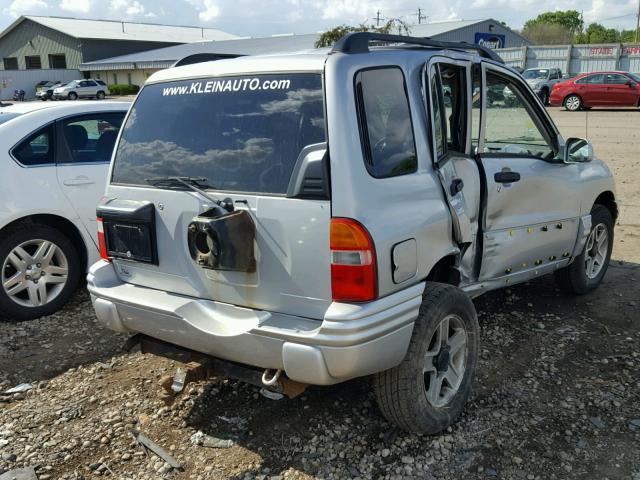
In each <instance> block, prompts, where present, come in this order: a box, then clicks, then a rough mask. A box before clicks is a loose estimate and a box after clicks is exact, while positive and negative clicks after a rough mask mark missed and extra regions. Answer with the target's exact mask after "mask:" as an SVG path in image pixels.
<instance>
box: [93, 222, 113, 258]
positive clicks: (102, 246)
mask: <svg viewBox="0 0 640 480" xmlns="http://www.w3.org/2000/svg"><path fill="white" fill-rule="evenodd" d="M96 222H97V224H98V249H99V250H100V258H102V259H103V260H106V261H107V262H110V261H111V259H110V258H109V254H108V253H107V242H106V241H105V239H104V223H103V221H102V219H101V218H100V217H98V218H96Z"/></svg>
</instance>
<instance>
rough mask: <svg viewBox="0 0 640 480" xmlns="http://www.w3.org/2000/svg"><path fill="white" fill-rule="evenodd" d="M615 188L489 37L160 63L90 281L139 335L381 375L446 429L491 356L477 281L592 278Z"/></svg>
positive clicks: (411, 424) (218, 353)
mask: <svg viewBox="0 0 640 480" xmlns="http://www.w3.org/2000/svg"><path fill="white" fill-rule="evenodd" d="M372 42H376V43H380V42H385V43H390V42H393V44H394V45H393V46H385V47H382V48H379V47H375V46H370V43H372ZM400 43H405V45H402V44H400ZM421 47H423V48H421ZM465 50H472V51H471V52H467V51H465ZM474 85H475V86H477V88H478V91H477V92H476V91H475V90H476V89H475V88H472V87H473V86H474ZM507 89H508V90H509V91H511V92H514V97H515V101H514V103H513V105H512V106H510V107H509V108H504V104H505V102H504V100H500V99H499V98H497V97H498V95H499V94H500V92H504V91H505V90H507ZM490 92H493V93H492V95H493V96H494V101H493V102H489V101H488V100H489V95H490ZM476 93H477V95H476ZM425 115H426V120H427V121H425ZM329 139H330V140H329ZM614 192H615V186H614V182H613V176H612V174H611V172H610V170H609V169H608V168H607V166H606V165H605V164H604V163H603V162H602V161H600V160H598V159H597V158H595V157H594V156H593V149H592V147H591V145H590V144H589V142H588V141H586V140H584V139H580V138H566V139H565V138H563V137H562V135H561V134H560V132H559V131H558V129H557V127H556V126H555V125H554V123H553V121H552V120H551V118H550V117H549V115H548V113H547V111H546V109H545V108H544V107H543V106H542V105H541V103H540V101H539V99H538V98H537V97H536V96H535V94H534V92H533V91H532V90H531V88H530V87H529V86H528V85H527V83H526V82H525V81H524V80H523V78H522V77H521V76H520V75H519V74H517V73H516V72H514V71H513V70H512V69H510V68H508V67H507V66H505V65H504V62H503V61H502V60H501V59H500V58H499V57H498V55H497V54H496V53H495V52H493V51H492V50H490V49H486V48H483V47H481V46H478V45H470V44H464V43H445V44H443V43H440V42H433V41H431V40H429V39H424V38H411V37H399V36H395V35H382V34H374V33H354V34H350V35H348V36H345V37H343V38H342V39H341V40H340V41H338V42H337V43H336V45H335V46H334V48H333V51H332V54H329V52H328V51H325V50H318V51H315V52H313V53H298V54H288V55H278V56H273V55H270V56H248V57H240V58H235V59H230V60H220V61H211V62H203V63H199V64H192V65H187V66H177V67H174V68H168V69H165V70H161V71H159V72H156V73H154V74H153V75H152V76H151V77H150V78H149V79H148V81H147V82H146V84H145V86H144V87H143V89H142V90H141V91H140V93H139V94H138V96H137V98H136V100H135V103H134V104H133V106H132V108H131V112H130V114H129V115H128V116H127V120H126V124H125V126H124V127H123V129H122V133H121V136H120V137H119V143H118V146H117V148H116V152H115V153H114V155H113V161H112V167H111V174H110V175H109V181H108V185H107V188H106V191H105V197H104V198H103V199H102V201H101V202H100V205H99V206H98V209H97V214H98V229H99V245H100V252H101V257H102V260H100V261H99V262H98V263H96V264H95V265H93V266H92V267H91V269H90V271H89V275H88V277H87V286H88V289H89V291H90V293H91V297H92V301H93V305H94V307H95V310H96V315H97V318H98V320H99V321H100V322H101V323H102V324H104V325H105V326H107V327H108V328H111V329H113V330H116V331H119V332H123V333H140V334H141V335H136V337H135V340H134V341H133V342H129V345H132V343H134V342H135V341H138V342H140V343H141V347H142V351H147V352H155V353H159V354H165V355H168V356H173V358H180V359H182V360H186V359H193V360H194V361H198V362H201V364H200V365H201V367H202V368H200V369H199V371H198V372H199V373H205V372H206V371H207V369H209V367H211V370H215V369H216V368H217V366H220V367H221V368H220V370H219V371H221V370H224V371H225V372H227V374H231V375H233V373H232V372H236V375H237V376H239V377H241V378H244V379H248V380H249V381H251V382H255V383H257V384H260V385H262V386H263V387H264V388H267V389H268V388H280V389H281V391H287V389H289V390H288V391H289V392H290V393H291V394H292V395H294V394H295V392H298V393H299V392H300V391H301V390H300V389H304V388H305V385H307V384H313V385H329V384H334V383H338V382H342V381H345V380H349V379H351V378H354V377H360V376H369V375H371V377H372V383H373V385H374V389H375V395H376V399H377V400H378V404H379V406H380V409H381V411H382V413H383V414H384V415H385V416H386V417H387V419H388V420H389V421H390V422H393V423H395V424H396V425H398V426H400V427H401V428H404V429H406V430H411V431H415V432H420V433H429V434H434V433H437V432H440V431H442V430H444V429H446V428H447V427H448V426H449V425H451V423H452V422H454V421H455V419H456V417H457V416H458V415H459V414H460V413H461V411H462V409H463V408H464V405H465V402H466V400H467V398H468V397H469V394H470V391H471V386H472V384H473V377H474V371H475V367H476V365H477V363H478V357H479V355H480V352H482V349H481V348H480V345H479V339H480V331H479V326H478V320H477V315H476V311H475V308H474V305H473V303H472V302H471V299H470V297H473V296H477V295H480V294H482V293H484V292H486V291H489V290H492V289H496V288H504V287H509V286H511V285H514V284H517V283H521V282H526V281H528V280H530V279H533V278H536V277H539V276H541V275H545V274H548V273H553V272H557V276H558V281H559V284H560V286H562V288H563V289H565V290H567V291H570V292H573V293H576V294H584V293H587V292H589V291H592V290H593V289H595V288H596V287H597V286H598V285H599V284H600V282H601V280H602V278H603V277H604V274H605V272H606V270H607V266H608V263H609V258H610V255H611V249H612V246H613V233H614V232H613V225H614V223H615V218H616V215H617V207H616V203H615V194H614ZM167 342H168V343H169V344H173V345H168V344H167ZM514 348H518V347H517V346H515V347H514ZM186 361H191V360H186ZM229 362H231V363H229ZM196 368H197V367H196ZM196 368H194V369H193V370H194V375H191V374H190V373H185V374H184V375H183V376H181V375H177V376H176V378H175V379H174V380H175V382H174V384H173V386H175V387H176V388H175V389H173V390H172V391H173V392H174V393H175V392H176V391H179V390H180V389H182V388H183V387H184V384H185V382H186V381H188V380H187V376H188V375H191V378H194V377H196V376H197V375H198V374H197V373H196V372H195V370H196ZM183 372H184V370H183ZM292 383H293V388H290V387H292ZM301 384H302V385H301ZM167 385H170V382H169V383H167Z"/></svg>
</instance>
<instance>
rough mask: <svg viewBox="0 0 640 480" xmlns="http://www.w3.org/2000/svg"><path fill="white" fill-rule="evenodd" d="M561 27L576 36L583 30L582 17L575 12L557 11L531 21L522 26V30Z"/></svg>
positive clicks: (546, 13) (541, 15)
mask: <svg viewBox="0 0 640 480" xmlns="http://www.w3.org/2000/svg"><path fill="white" fill-rule="evenodd" d="M541 24H542V25H561V26H562V27H564V28H566V29H567V30H569V31H570V32H571V33H572V34H574V35H575V34H577V33H579V32H581V31H582V29H583V28H584V22H583V20H582V15H581V14H580V12H578V11H577V10H558V11H556V12H544V13H541V14H540V15H538V16H537V17H536V18H534V19H533V20H529V21H527V23H525V24H524V29H525V30H527V29H528V28H532V27H534V26H535V25H541Z"/></svg>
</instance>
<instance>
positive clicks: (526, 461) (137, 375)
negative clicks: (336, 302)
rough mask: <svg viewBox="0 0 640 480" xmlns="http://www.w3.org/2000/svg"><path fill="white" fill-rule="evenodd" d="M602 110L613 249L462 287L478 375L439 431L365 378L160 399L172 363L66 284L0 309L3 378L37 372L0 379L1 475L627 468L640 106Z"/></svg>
mask: <svg viewBox="0 0 640 480" xmlns="http://www.w3.org/2000/svg"><path fill="white" fill-rule="evenodd" d="M552 114H553V115H554V116H555V117H556V119H557V120H558V123H559V124H560V125H561V129H563V131H565V129H566V130H568V131H569V132H568V133H570V134H576V133H580V132H575V133H574V132H573V131H571V129H573V130H578V129H579V128H584V127H583V126H582V127H581V126H580V124H579V118H584V117H579V115H581V114H578V115H573V116H568V115H565V112H559V111H557V110H554V111H552ZM599 114H600V112H596V111H592V112H590V113H589V115H590V116H591V119H590V120H589V121H590V122H592V123H595V124H596V125H597V124H599V123H598V122H602V125H603V126H604V125H605V124H606V125H607V127H609V126H611V125H612V124H611V122H619V129H618V130H617V133H616V131H615V130H614V129H613V127H611V129H610V130H608V131H609V136H608V137H607V138H608V139H609V142H610V143H609V144H607V147H606V149H604V148H603V149H601V148H599V146H598V143H597V141H596V145H595V146H596V152H597V153H599V154H600V155H601V156H602V157H604V158H605V159H606V160H607V161H609V163H610V164H611V165H612V168H613V169H614V171H615V173H616V175H617V176H618V179H619V180H618V184H619V190H620V194H621V197H622V201H623V202H626V205H625V206H624V208H623V210H622V215H621V218H620V220H619V222H618V226H617V230H616V233H617V238H616V246H615V250H614V258H615V260H614V261H613V262H612V265H611V267H610V269H609V271H608V273H607V276H606V278H605V280H604V283H603V285H602V286H601V288H599V289H598V290H597V291H596V292H594V293H592V294H590V295H588V296H584V297H572V296H565V295H563V294H561V293H559V292H558V291H557V290H556V288H555V284H554V282H553V278H552V277H544V278H540V279H538V280H536V281H535V282H532V283H529V284H524V285H520V286H516V287H513V288H510V289H507V290H502V291H497V292H492V293H489V294H487V295H485V296H483V297H481V298H479V299H477V300H476V301H475V303H476V308H477V310H478V312H479V317H480V326H481V357H480V364H479V369H478V376H477V380H476V383H475V385H474V392H473V395H472V398H471V401H470V402H469V404H468V406H467V408H466V409H465V412H464V414H463V416H462V417H461V418H460V420H459V421H458V422H457V423H456V424H455V425H454V427H452V428H451V429H449V431H447V432H445V433H444V434H442V435H439V436H434V437H426V436H418V435H409V434H406V433H403V432H401V431H398V430H396V429H394V428H392V426H391V425H390V424H388V423H387V422H386V421H384V419H382V417H381V416H380V413H379V411H378V409H377V407H376V405H375V401H374V399H373V396H372V395H371V392H370V388H369V383H368V380H367V379H359V380H356V381H351V382H347V383H345V384H341V385H337V386H333V387H323V388H321V387H314V388H311V389H309V390H308V391H307V392H306V393H305V394H304V395H303V396H301V397H299V398H297V399H295V400H279V401H274V400H269V399H267V398H264V397H263V396H261V395H260V394H259V390H258V389H257V388H255V387H253V386H248V385H245V384H241V383H238V382H235V381H228V380H218V381H212V382H207V383H196V384H193V385H191V386H190V387H188V389H187V392H186V393H185V394H184V395H183V396H181V397H179V398H178V399H177V400H176V401H175V402H173V403H172V404H166V403H164V402H163V401H162V399H161V397H160V387H159V386H158V381H159V379H160V378H161V377H162V376H164V375H166V374H168V373H172V372H173V371H174V369H175V364H173V363H172V362H170V361H168V360H164V359H160V358H155V357H152V356H143V355H141V354H140V353H129V354H123V353H121V351H120V346H121V345H122V344H123V342H124V341H125V340H126V338H125V337H123V336H119V335H115V334H113V333H112V332H110V331H107V330H105V329H104V328H102V327H100V326H99V325H98V324H97V323H96V321H95V318H94V316H93V313H92V310H91V304H90V302H89V299H88V296H87V294H86V293H84V292H79V293H78V294H77V296H76V298H75V299H74V300H73V301H72V302H71V303H70V304H69V305H68V306H67V307H66V308H65V309H64V310H63V311H62V312H60V313H59V314H57V315H53V316H50V317H46V318H42V319H39V320H35V321H30V322H13V321H10V320H7V321H5V322H3V323H0V391H4V390H6V388H7V387H11V386H14V385H17V384H19V383H23V382H31V383H32V384H33V386H34V389H33V390H32V391H30V392H28V393H18V394H13V395H5V396H0V476H1V474H2V472H3V471H5V470H11V469H15V468H19V467H27V466H35V467H36V469H37V472H38V476H39V479H40V480H47V479H61V478H65V479H81V478H84V479H90V478H97V477H103V476H107V477H112V478H117V479H141V480H148V479H156V478H172V479H205V478H206V479H209V478H211V479H218V478H220V479H222V478H224V479H244V478H294V479H303V478H304V479H306V478H315V477H319V478H412V477H413V478H421V479H436V478H437V479H443V478H444V479H461V478H503V479H527V480H529V479H545V480H546V479H573V478H576V479H577V478H580V479H583V478H588V479H592V478H593V479H607V478H608V479H618V478H620V479H631V480H640V448H639V445H640V312H639V310H638V302H639V301H640V283H639V282H638V279H639V277H640V265H639V263H640V258H639V257H638V256H639V255H640V248H639V247H640V243H639V242H638V233H639V230H638V229H639V224H640V215H639V213H640V211H639V210H638V207H639V205H636V204H635V203H634V202H635V201H636V199H637V198H638V197H637V195H638V193H637V189H636V188H634V187H632V184H636V185H637V181H638V179H639V175H640V174H639V173H638V172H639V171H640V169H638V159H637V151H638V150H637V142H638V140H640V138H638V137H639V136H640V135H639V132H638V130H639V129H638V127H637V119H638V118H639V117H638V114H637V113H636V112H631V111H629V112H616V113H614V114H613V115H612V114H611V112H601V114H600V115H601V116H600V117H598V115H599ZM569 115H571V114H569ZM615 115H618V116H615ZM594 119H595V120H594ZM598 119H599V120H598ZM563 122H565V123H566V125H564V124H563ZM574 123H576V124H575V125H574ZM603 128H604V127H603ZM582 135H584V133H582ZM614 135H617V137H613V136H614ZM613 138H615V141H613ZM634 142H635V143H634ZM630 144H631V145H635V147H630ZM616 149H618V150H617V151H616ZM605 151H606V153H605V154H604V155H603V153H604V152H605ZM633 152H635V153H633ZM634 205H635V206H634ZM130 430H138V431H141V432H143V433H144V434H145V435H146V436H147V437H149V438H150V439H151V440H153V441H154V442H156V443H157V444H159V445H160V446H162V447H163V448H164V449H165V450H167V451H168V452H169V453H170V454H171V455H172V456H173V457H175V458H176V459H177V460H178V462H180V463H181V464H182V466H183V469H182V471H178V470H174V469H172V468H171V467H170V466H169V465H168V464H166V463H165V462H164V461H161V460H159V459H158V457H156V456H155V455H150V456H147V455H146V454H145V453H144V452H143V451H142V450H141V449H140V447H139V446H138V445H137V444H136V443H135V442H134V441H133V439H132V437H131V435H130V433H129V432H130ZM198 432H201V433H198ZM194 434H196V436H195V437H194ZM207 436H211V437H214V438H209V437H207ZM203 440H204V441H205V444H209V442H212V443H213V444H214V445H215V447H207V446H204V445H203V444H202V443H203ZM3 480H4V479H3Z"/></svg>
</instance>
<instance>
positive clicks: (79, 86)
mask: <svg viewBox="0 0 640 480" xmlns="http://www.w3.org/2000/svg"><path fill="white" fill-rule="evenodd" d="M107 95H109V89H108V88H107V84H106V83H104V82H103V81H102V80H93V79H91V78H89V79H86V80H73V81H71V82H69V83H67V84H66V85H61V86H59V87H57V88H54V90H53V98H55V99H57V100H77V99H78V98H97V99H98V100H102V99H103V98H104V97H106V96H107Z"/></svg>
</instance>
